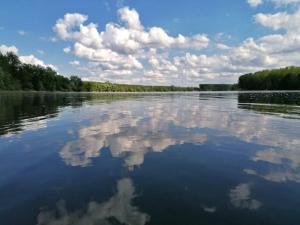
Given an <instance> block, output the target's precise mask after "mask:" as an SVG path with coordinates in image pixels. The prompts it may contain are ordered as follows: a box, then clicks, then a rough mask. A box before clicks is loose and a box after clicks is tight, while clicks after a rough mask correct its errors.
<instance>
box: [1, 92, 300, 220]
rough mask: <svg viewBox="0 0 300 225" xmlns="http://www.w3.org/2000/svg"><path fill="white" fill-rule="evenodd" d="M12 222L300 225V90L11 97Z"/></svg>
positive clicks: (7, 111)
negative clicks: (296, 91) (287, 91)
mask: <svg viewBox="0 0 300 225" xmlns="http://www.w3.org/2000/svg"><path fill="white" fill-rule="evenodd" d="M0 174H1V176H0V224H1V225H36V224H38V225H113V224H122V225H145V224H153V225H156V224H157V225H299V224H300V93H255V94H254V93H252V94H247V93H240V94H238V93H226V94H225V93H211V94H210V93H206V94H204V93H203V94H199V93H194V94H152V95H129V94H127V95H126V94H125V95H101V94H98V95H97V94H33V93H15V94H12V93H2V94H0Z"/></svg>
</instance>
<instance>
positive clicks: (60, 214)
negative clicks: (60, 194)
mask: <svg viewBox="0 0 300 225" xmlns="http://www.w3.org/2000/svg"><path fill="white" fill-rule="evenodd" d="M134 192H135V188H134V186H133V183H132V181H131V179H128V178H125V179H122V180H119V181H118V184H117V193H116V194H115V195H114V196H113V197H111V198H110V199H109V200H108V201H107V202H103V203H97V202H90V203H89V204H88V206H87V208H86V209H85V210H79V211H76V212H69V211H68V210H67V209H66V206H65V203H64V201H60V202H59V203H58V204H57V212H55V211H42V212H41V213H40V214H39V215H38V225H97V224H101V225H110V224H115V223H114V221H116V222H118V224H126V225H144V224H146V223H147V221H149V220H150V216H149V215H147V214H146V213H143V212H140V211H139V209H138V208H137V207H135V206H133V205H132V200H133V198H134V197H135V194H134Z"/></svg>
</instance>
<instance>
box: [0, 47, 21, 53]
mask: <svg viewBox="0 0 300 225" xmlns="http://www.w3.org/2000/svg"><path fill="white" fill-rule="evenodd" d="M18 51H19V50H18V48H17V47H16V46H14V45H12V46H6V45H0V52H1V53H2V54H6V53H8V52H12V53H14V54H18Z"/></svg>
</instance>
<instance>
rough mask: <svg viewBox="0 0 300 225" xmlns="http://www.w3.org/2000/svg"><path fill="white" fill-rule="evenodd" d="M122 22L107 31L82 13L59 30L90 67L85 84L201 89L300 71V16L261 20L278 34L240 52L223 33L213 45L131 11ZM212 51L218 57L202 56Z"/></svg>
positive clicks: (121, 16)
mask: <svg viewBox="0 0 300 225" xmlns="http://www.w3.org/2000/svg"><path fill="white" fill-rule="evenodd" d="M118 16H119V24H116V23H112V22H111V23H107V24H106V26H105V28H104V29H103V30H100V29H99V28H98V26H97V24H94V23H87V21H88V17H87V16H86V15H82V14H78V13H74V14H66V15H65V16H64V18H62V19H59V20H58V21H57V23H56V25H55V26H54V31H55V32H56V33H57V35H58V37H59V38H60V39H62V40H65V41H68V42H69V41H70V42H73V46H72V54H74V55H75V56H77V57H79V58H82V59H86V60H87V61H88V63H86V64H82V65H81V66H80V70H82V72H83V73H84V74H85V77H84V79H86V80H99V81H103V80H108V81H112V82H117V81H118V82H122V83H139V84H140V83H144V84H177V85H195V84H197V83H199V82H216V81H218V82H224V81H225V82H236V81H237V78H238V77H239V76H240V75H241V74H244V73H250V72H255V71H257V70H262V69H268V68H274V67H284V66H290V65H300V51H299V50H300V29H299V26H298V23H297V21H299V20H300V10H296V11H294V12H277V13H274V14H263V13H259V14H257V15H255V16H254V20H255V22H256V24H258V25H262V26H264V27H266V28H268V29H271V30H272V31H273V32H274V33H273V34H270V35H266V36H262V37H258V38H251V37H249V38H247V39H246V40H244V41H243V42H242V43H240V44H239V45H236V46H228V45H226V42H227V41H228V38H229V36H227V35H225V34H223V33H219V34H217V35H216V37H215V43H214V44H213V45H210V43H211V42H212V41H211V40H210V39H209V38H208V36H207V35H205V34H195V35H192V36H183V35H181V34H178V35H170V34H168V32H167V31H166V30H165V29H163V28H161V27H157V26H153V27H147V28H145V26H143V25H142V23H141V21H140V16H139V14H138V12H137V11H136V10H134V9H130V8H128V7H124V8H121V9H119V10H118ZM209 46H214V49H215V53H214V54H204V53H201V50H203V49H205V48H208V47H209ZM65 51H67V52H71V47H70V48H67V49H65Z"/></svg>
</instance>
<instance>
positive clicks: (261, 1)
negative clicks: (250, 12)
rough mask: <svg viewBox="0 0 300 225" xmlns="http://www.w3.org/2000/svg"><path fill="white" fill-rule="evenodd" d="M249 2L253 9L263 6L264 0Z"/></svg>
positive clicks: (249, 0)
mask: <svg viewBox="0 0 300 225" xmlns="http://www.w3.org/2000/svg"><path fill="white" fill-rule="evenodd" d="M247 2H248V4H249V5H250V6H251V7H257V6H259V5H261V4H263V0H247Z"/></svg>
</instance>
